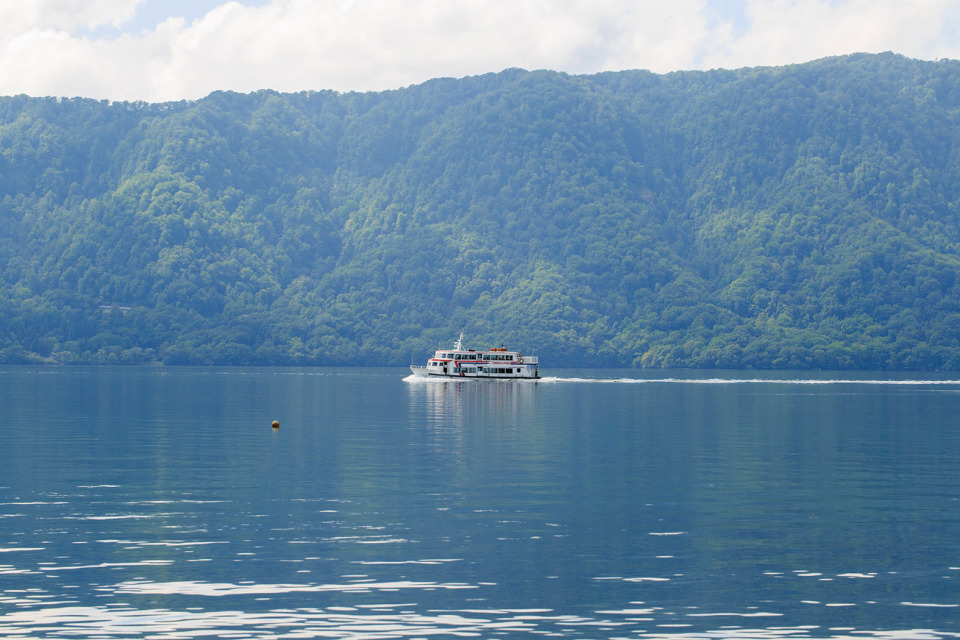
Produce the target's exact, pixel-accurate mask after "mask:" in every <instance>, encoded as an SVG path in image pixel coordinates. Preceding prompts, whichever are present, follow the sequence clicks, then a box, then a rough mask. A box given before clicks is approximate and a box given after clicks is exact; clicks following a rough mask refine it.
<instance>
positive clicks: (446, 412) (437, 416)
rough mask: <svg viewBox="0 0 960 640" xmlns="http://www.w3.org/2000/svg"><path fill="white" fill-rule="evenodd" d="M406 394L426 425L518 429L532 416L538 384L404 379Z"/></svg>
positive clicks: (509, 381)
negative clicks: (510, 427) (467, 424)
mask: <svg viewBox="0 0 960 640" xmlns="http://www.w3.org/2000/svg"><path fill="white" fill-rule="evenodd" d="M408 381H409V382H410V384H408V385H407V394H408V397H409V398H410V406H411V408H412V409H413V410H414V411H415V412H419V411H422V412H423V415H424V421H425V423H426V425H427V426H429V427H432V428H438V429H449V428H457V429H459V428H461V427H463V426H464V424H465V423H466V422H467V421H468V420H469V422H470V423H471V424H476V423H479V424H482V425H489V426H522V425H524V424H526V423H528V422H529V421H531V420H532V419H533V418H534V416H536V409H537V396H538V383H537V382H535V381H531V380H455V379H445V378H439V379H437V378H431V379H425V378H413V377H412V376H411V377H410V378H408Z"/></svg>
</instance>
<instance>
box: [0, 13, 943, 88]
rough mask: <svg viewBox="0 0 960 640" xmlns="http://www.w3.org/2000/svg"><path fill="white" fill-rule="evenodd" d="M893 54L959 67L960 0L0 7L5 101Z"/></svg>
mask: <svg viewBox="0 0 960 640" xmlns="http://www.w3.org/2000/svg"><path fill="white" fill-rule="evenodd" d="M883 51H893V52H895V53H900V54H903V55H905V56H908V57H911V58H918V59H922V60H937V59H941V58H954V59H955V58H960V0H656V1H655V0H239V1H237V0H233V1H229V2H228V1H225V0H0V95H16V94H27V95H31V96H63V97H73V96H82V97H89V98H98V99H108V100H144V101H148V102H163V101H169V100H181V99H197V98H201V97H203V96H205V95H207V94H209V93H210V92H212V91H216V90H233V91H240V92H249V91H256V90H258V89H275V90H278V91H284V92H287V91H303V90H323V89H333V90H336V91H380V90H386V89H396V88H399V87H403V86H407V85H411V84H418V83H421V82H425V81H426V80H429V79H431V78H436V77H463V76H470V75H478V74H483V73H488V72H496V71H501V70H503V69H506V68H510V67H520V68H524V69H531V70H532V69H553V70H557V71H565V72H568V73H576V74H580V73H598V72H601V71H619V70H623V69H648V70H650V71H654V72H656V73H666V72H670V71H677V70H684V69H714V68H728V69H730V68H739V67H753V66H771V65H783V64H791V63H798V62H807V61H810V60H815V59H818V58H823V57H826V56H834V55H843V54H848V53H855V52H871V53H879V52H883Z"/></svg>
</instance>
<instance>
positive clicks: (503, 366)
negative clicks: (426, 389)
mask: <svg viewBox="0 0 960 640" xmlns="http://www.w3.org/2000/svg"><path fill="white" fill-rule="evenodd" d="M410 370H411V371H413V375H415V376H418V377H430V376H440V377H446V378H480V379H488V378H521V379H532V380H536V379H538V378H539V377H540V363H539V361H538V358H537V357H536V356H524V355H523V354H521V353H520V352H519V351H510V350H508V349H506V348H504V347H498V348H494V349H487V350H481V351H477V350H475V349H467V348H465V347H464V346H463V332H461V333H460V337H459V338H458V339H457V341H456V342H455V343H454V344H453V349H437V351H436V353H434V354H433V357H432V358H430V359H429V360H427V365H426V366H423V365H416V364H412V365H410Z"/></svg>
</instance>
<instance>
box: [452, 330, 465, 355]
mask: <svg viewBox="0 0 960 640" xmlns="http://www.w3.org/2000/svg"><path fill="white" fill-rule="evenodd" d="M453 348H454V349H455V350H456V351H465V349H464V348H463V329H461V330H460V337H459V338H457V341H456V342H454V343H453Z"/></svg>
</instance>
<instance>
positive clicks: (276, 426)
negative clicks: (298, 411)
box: [270, 420, 280, 429]
mask: <svg viewBox="0 0 960 640" xmlns="http://www.w3.org/2000/svg"><path fill="white" fill-rule="evenodd" d="M270 426H272V427H273V428H274V429H279V428H280V421H279V420H274V421H273V424H272V425H270Z"/></svg>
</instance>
